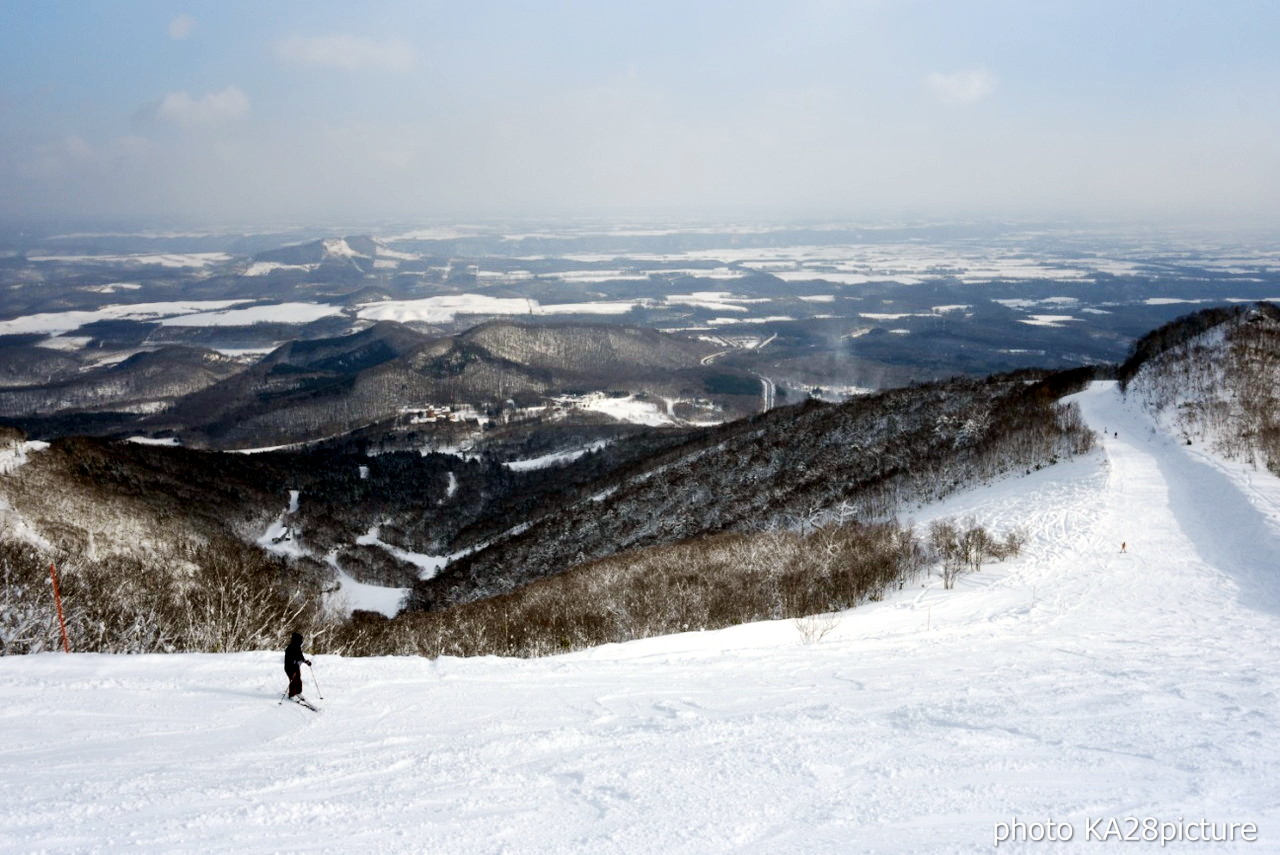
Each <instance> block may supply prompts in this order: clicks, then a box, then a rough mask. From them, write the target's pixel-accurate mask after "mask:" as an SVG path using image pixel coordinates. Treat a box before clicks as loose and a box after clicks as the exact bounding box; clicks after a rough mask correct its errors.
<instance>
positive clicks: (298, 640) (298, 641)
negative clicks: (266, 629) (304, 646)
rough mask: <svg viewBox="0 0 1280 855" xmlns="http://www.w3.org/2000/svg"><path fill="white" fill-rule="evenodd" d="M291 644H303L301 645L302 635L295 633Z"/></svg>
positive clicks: (290, 641) (290, 640)
mask: <svg viewBox="0 0 1280 855" xmlns="http://www.w3.org/2000/svg"><path fill="white" fill-rule="evenodd" d="M289 643H290V644H301V643H302V633H300V632H295V633H294V634H293V636H292V637H291V638H290V639H289Z"/></svg>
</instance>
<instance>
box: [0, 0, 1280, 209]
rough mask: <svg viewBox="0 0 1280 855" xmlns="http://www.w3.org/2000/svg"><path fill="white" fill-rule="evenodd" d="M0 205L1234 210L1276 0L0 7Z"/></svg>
mask: <svg viewBox="0 0 1280 855" xmlns="http://www.w3.org/2000/svg"><path fill="white" fill-rule="evenodd" d="M0 26H2V27H3V29H4V31H5V32H6V33H7V34H9V39H8V41H9V43H10V49H9V50H8V51H6V53H5V55H4V56H3V57H2V58H0V69H3V78H2V79H3V81H4V82H3V83H2V84H0V144H2V146H3V154H0V199H3V201H2V202H0V218H3V219H5V220H6V221H10V222H12V221H24V220H40V219H60V220H84V221H92V220H112V219H118V220H119V219H132V220H139V221H146V222H149V223H152V224H157V225H159V224H163V223H165V222H188V223H207V222H254V223H263V222H267V221H290V222H309V223H314V222H316V221H319V220H329V221H343V222H354V221H368V220H380V221H386V220H431V219H443V218H450V217H452V218H477V217H484V218H502V217H511V218H516V217H519V218H565V217H569V218H577V217H601V218H606V217H613V218H618V217H635V218H637V219H644V218H658V217H689V218H694V219H728V220H732V219H741V220H748V221H792V220H807V221H814V220H822V219H846V220H847V219H852V220H886V219H887V220H901V219H916V220H920V219H946V218H959V219H965V218H979V219H983V218H1019V217H1022V218H1032V219H1117V220H1132V219H1135V218H1148V217H1154V218H1157V219H1160V220H1168V221H1189V222H1212V221H1240V222H1265V221H1266V220H1267V218H1271V217H1275V216H1276V215H1277V214H1280V193H1277V190H1280V146H1277V145H1276V142H1277V139H1278V135H1277V131H1280V56H1277V55H1276V52H1275V51H1274V49H1273V48H1274V45H1275V44H1276V43H1277V41H1278V39H1277V36H1280V7H1276V6H1274V5H1273V4H1268V3H1263V2H1234V3H1214V4H1204V3H1188V2H1171V3H1164V4H1160V5H1159V6H1155V7H1153V6H1152V5H1151V4H1143V3H1132V2H1120V3H1115V2H1111V3H1101V2H1076V3H1037V4H1025V3H1016V2H981V3H966V4H944V3H923V2H892V3H891V2H887V0H886V2H877V0H850V2H837V1H836V0H826V1H825V2H821V1H815V2H805V3H765V2H759V3H726V2H700V3H689V4H676V3H670V2H656V3H644V4H628V5H621V4H611V3H574V2H561V3H555V4H527V3H514V2H481V3H475V4H467V5H466V6H465V7H461V8H458V7H455V6H452V5H448V4H444V3H419V2H381V3H375V4H372V5H371V6H366V7H361V8H356V7H352V6H349V5H347V4H340V3H335V2H328V1H327V2H315V3H305V4H304V3H299V2H282V3H273V4H270V5H268V6H262V5H260V4H256V3H247V2H225V3H218V4H197V3H186V4H182V3H169V2H158V0H157V1H155V2H131V3H121V4H105V3H102V4H84V3H76V2H65V0H57V2H31V0H10V2H6V3H5V4H4V5H3V6H0Z"/></svg>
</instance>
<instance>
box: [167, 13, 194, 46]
mask: <svg viewBox="0 0 1280 855" xmlns="http://www.w3.org/2000/svg"><path fill="white" fill-rule="evenodd" d="M195 28H196V20H195V18H192V17H191V16H190V15H179V16H178V17H176V18H174V19H173V20H172V21H170V22H169V38H171V39H177V40H179V41H181V40H182V39H185V38H187V37H188V36H190V35H191V31H192V30H194V29H195Z"/></svg>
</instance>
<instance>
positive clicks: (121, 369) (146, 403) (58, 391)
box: [0, 346, 243, 417]
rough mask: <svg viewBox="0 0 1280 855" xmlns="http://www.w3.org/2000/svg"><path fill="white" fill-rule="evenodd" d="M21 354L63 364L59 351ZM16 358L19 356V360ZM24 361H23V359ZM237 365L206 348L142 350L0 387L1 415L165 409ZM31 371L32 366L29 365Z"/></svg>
mask: <svg viewBox="0 0 1280 855" xmlns="http://www.w3.org/2000/svg"><path fill="white" fill-rule="evenodd" d="M44 350H46V349H45V348H31V349H27V350H25V351H22V352H20V353H19V354H17V356H18V357H19V359H21V357H23V356H26V357H29V358H31V363H32V364H33V368H34V366H36V365H38V366H41V367H43V368H44V369H45V370H47V369H48V368H49V367H55V366H56V367H60V365H61V361H60V360H59V359H58V358H57V356H56V352H55V353H50V354H45V353H42V352H41V353H39V359H38V360H37V359H35V358H34V354H35V353H37V352H39V351H44ZM15 361H17V360H15ZM19 364H21V363H19ZM242 367H243V366H241V365H240V364H239V363H237V362H235V361H234V360H232V359H229V358H228V357H226V356H223V355H222V354H220V353H217V352H216V351H212V350H206V349H204V348H194V347H180V346H169V347H162V348H160V349H158V350H153V351H143V352H141V353H137V354H134V355H133V356H130V357H129V358H127V359H125V360H123V361H122V362H119V363H117V364H114V365H107V366H103V367H98V368H93V369H90V370H88V371H84V372H82V373H77V374H75V375H72V376H66V375H65V374H63V375H62V376H64V377H65V379H61V380H56V381H54V382H51V383H45V384H42V385H31V384H27V385H24V386H22V387H20V388H13V387H10V388H0V414H3V415H4V416H6V417H15V416H42V415H50V414H55V413H70V412H75V413H88V412H96V411H114V412H135V413H147V412H154V411H156V410H160V409H165V408H167V407H169V406H170V405H172V404H173V403H174V402H175V401H177V400H179V399H181V398H183V397H184V396H187V395H190V394H192V393H195V392H198V391H200V390H202V389H205V388H207V387H209V386H211V385H213V384H215V383H217V382H219V381H220V380H222V379H224V378H226V377H229V376H231V375H232V374H235V373H236V372H238V371H240V370H241V368H242ZM27 370H28V371H30V370H32V369H27Z"/></svg>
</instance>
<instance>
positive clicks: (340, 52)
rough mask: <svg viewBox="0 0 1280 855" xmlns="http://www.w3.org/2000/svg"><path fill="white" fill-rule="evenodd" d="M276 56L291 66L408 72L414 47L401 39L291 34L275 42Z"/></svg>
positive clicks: (411, 65) (411, 63)
mask: <svg viewBox="0 0 1280 855" xmlns="http://www.w3.org/2000/svg"><path fill="white" fill-rule="evenodd" d="M276 56H277V57H278V58H279V59H280V60H281V61H282V62H286V63H289V64H291V65H302V66H321V67H328V68H340V69H342V70H344V71H359V70H362V69H366V68H372V69H377V70H381V71H396V72H405V71H408V70H409V69H411V68H412V67H413V48H411V47H410V46H409V44H408V43H407V42H405V41H403V40H401V39H387V40H386V41H381V42H380V41H376V40H374V39H367V38H361V37H359V36H290V37H289V38H287V39H285V40H284V41H282V42H279V43H278V44H277V45H276Z"/></svg>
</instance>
